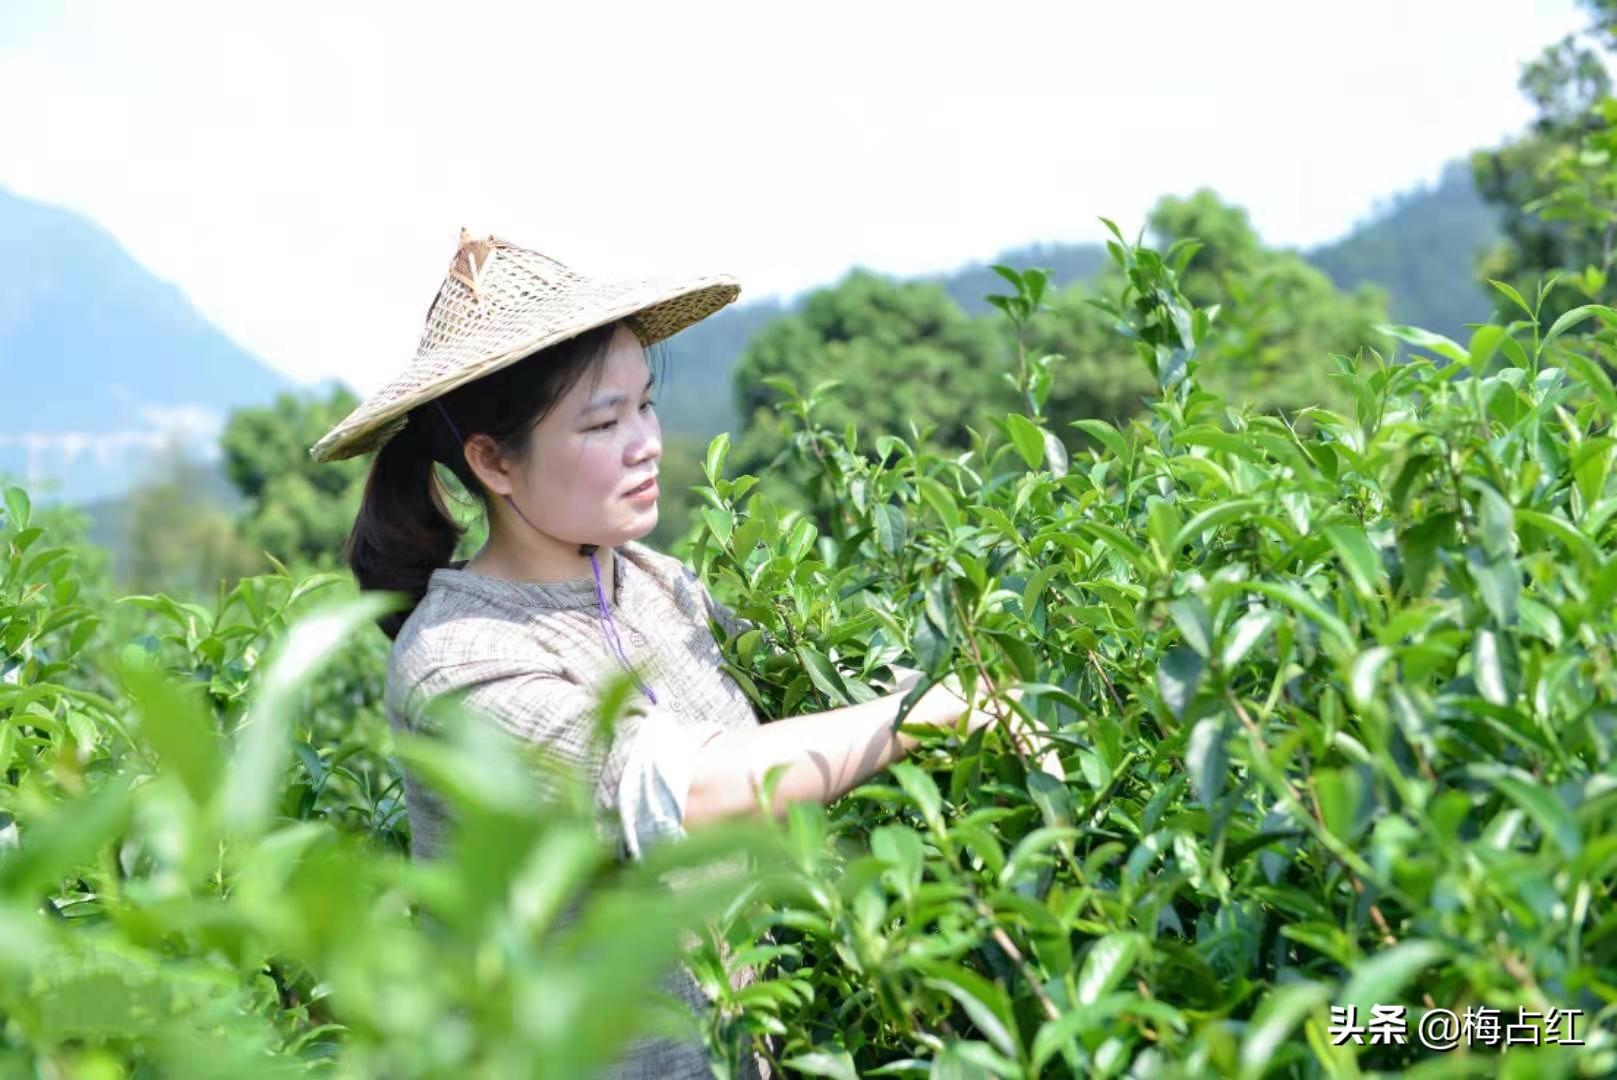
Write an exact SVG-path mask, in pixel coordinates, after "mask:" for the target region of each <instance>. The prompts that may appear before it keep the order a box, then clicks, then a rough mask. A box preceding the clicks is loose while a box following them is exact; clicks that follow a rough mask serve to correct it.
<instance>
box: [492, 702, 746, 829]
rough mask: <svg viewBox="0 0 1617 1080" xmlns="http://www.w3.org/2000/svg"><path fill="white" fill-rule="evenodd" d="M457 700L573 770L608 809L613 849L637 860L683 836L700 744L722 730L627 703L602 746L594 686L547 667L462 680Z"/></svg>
mask: <svg viewBox="0 0 1617 1080" xmlns="http://www.w3.org/2000/svg"><path fill="white" fill-rule="evenodd" d="M462 700H463V702H464V704H465V705H467V706H468V707H470V708H471V709H473V710H475V711H477V712H478V713H480V714H481V715H483V716H486V717H487V718H489V719H491V720H493V721H494V722H495V723H496V724H498V725H499V726H500V727H501V728H503V729H504V730H505V731H507V732H509V733H510V734H512V735H515V736H516V737H517V738H519V739H522V740H523V741H525V742H528V743H532V744H534V745H537V746H539V747H542V748H543V749H544V750H545V751H546V752H548V753H549V754H551V755H552V756H553V757H554V758H555V759H556V760H557V762H558V763H559V764H561V765H562V766H563V767H564V768H570V769H573V770H575V771H577V772H578V773H579V774H580V775H581V776H582V779H583V780H584V781H585V783H586V784H588V785H589V788H590V790H591V791H592V792H593V795H594V801H595V803H596V805H597V806H598V807H599V808H600V809H601V810H603V811H606V812H607V814H608V815H609V817H610V819H611V821H612V824H613V828H612V832H613V833H614V834H615V839H616V840H617V841H618V842H619V843H620V845H621V850H620V854H623V855H628V856H630V857H635V858H638V857H639V856H640V855H641V853H642V852H643V851H644V850H645V849H646V848H647V847H648V846H649V845H651V844H653V843H655V842H657V841H658V840H660V839H663V838H666V837H671V836H680V835H683V834H684V823H685V805H686V801H687V799H688V797H689V794H690V788H691V780H692V778H693V777H694V775H695V770H696V767H697V759H698V756H699V754H700V752H701V749H702V747H703V745H704V744H705V743H706V742H707V741H708V740H709V739H711V738H712V737H713V736H715V735H717V734H719V733H721V732H722V731H723V729H722V728H721V727H720V726H718V725H716V724H708V725H704V724H689V723H686V722H685V721H684V720H682V718H681V717H679V716H678V715H677V714H675V713H674V712H672V711H670V710H668V709H666V708H663V707H660V706H657V705H652V704H649V703H647V702H644V701H638V700H635V701H631V702H630V703H629V705H628V706H627V707H626V711H625V712H624V714H623V715H622V716H621V717H620V718H619V720H618V722H617V726H616V728H615V729H614V730H613V732H612V738H611V741H610V743H605V744H603V740H602V739H601V737H600V734H601V733H600V730H599V699H598V697H597V695H596V693H595V691H593V690H591V689H590V688H587V687H585V686H583V685H581V684H579V683H577V682H575V681H573V680H571V679H568V678H565V677H563V676H560V675H556V674H551V673H535V672H522V673H507V674H501V675H498V676H495V677H490V678H484V679H481V680H479V681H477V682H476V683H473V684H471V685H469V686H467V687H466V688H465V690H464V696H463V698H462Z"/></svg>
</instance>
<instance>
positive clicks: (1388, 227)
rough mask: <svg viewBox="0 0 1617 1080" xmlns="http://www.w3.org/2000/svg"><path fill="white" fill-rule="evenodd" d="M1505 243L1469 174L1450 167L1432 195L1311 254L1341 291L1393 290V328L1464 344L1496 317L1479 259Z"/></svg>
mask: <svg viewBox="0 0 1617 1080" xmlns="http://www.w3.org/2000/svg"><path fill="white" fill-rule="evenodd" d="M1502 238H1503V233H1502V232H1501V231H1500V228H1499V215H1498V212H1497V211H1496V210H1494V209H1493V208H1492V207H1490V206H1488V204H1487V203H1485V202H1483V201H1482V198H1481V196H1479V195H1478V194H1477V189H1476V187H1475V186H1474V185H1473V184H1472V182H1471V170H1470V166H1469V165H1468V164H1466V163H1465V162H1463V161H1457V162H1453V163H1452V164H1450V165H1449V166H1448V167H1447V168H1446V169H1444V170H1443V174H1442V177H1441V179H1439V181H1438V183H1437V184H1436V185H1435V186H1433V187H1430V188H1416V189H1415V190H1412V191H1408V192H1405V193H1404V194H1402V195H1398V196H1396V197H1394V198H1393V200H1392V201H1391V203H1390V204H1389V205H1388V206H1386V207H1384V208H1383V209H1382V210H1381V211H1380V212H1378V213H1377V214H1376V215H1374V216H1373V217H1372V218H1371V219H1370V220H1369V221H1367V222H1364V223H1362V224H1360V225H1359V226H1357V227H1355V228H1354V229H1353V230H1352V231H1351V232H1350V233H1348V235H1347V236H1346V237H1344V238H1343V239H1341V240H1338V241H1337V242H1335V243H1333V244H1326V245H1324V246H1322V247H1318V248H1315V249H1314V250H1312V251H1309V252H1305V253H1304V254H1305V257H1306V258H1307V259H1308V261H1309V262H1311V263H1313V264H1314V265H1315V266H1317V267H1319V268H1320V269H1321V270H1323V271H1325V272H1326V273H1327V274H1329V275H1330V277H1331V280H1332V281H1334V282H1336V285H1337V287H1338V288H1342V289H1351V288H1354V287H1355V286H1357V285H1358V284H1359V283H1360V282H1365V281H1368V282H1371V283H1373V284H1376V285H1380V286H1381V287H1382V288H1383V289H1385V290H1387V296H1388V302H1389V309H1390V310H1389V312H1388V314H1389V315H1390V316H1391V317H1392V320H1393V321H1394V322H1399V323H1407V324H1410V325H1413V326H1419V327H1421V328H1422V329H1426V330H1432V331H1435V332H1436V333H1439V334H1443V335H1444V336H1446V337H1450V338H1453V339H1454V340H1456V341H1460V342H1465V341H1469V340H1470V338H1471V332H1470V331H1469V330H1467V329H1466V326H1465V324H1466V323H1468V322H1485V321H1487V319H1488V318H1489V317H1490V312H1491V310H1492V308H1491V303H1490V300H1489V298H1488V296H1487V295H1486V294H1485V293H1484V291H1483V288H1482V287H1479V285H1478V283H1477V280H1476V269H1475V268H1476V265H1477V258H1478V256H1479V255H1480V254H1481V253H1482V252H1483V251H1484V250H1486V249H1487V248H1490V247H1492V246H1493V245H1494V244H1497V243H1498V242H1499V241H1500V240H1501V239H1502Z"/></svg>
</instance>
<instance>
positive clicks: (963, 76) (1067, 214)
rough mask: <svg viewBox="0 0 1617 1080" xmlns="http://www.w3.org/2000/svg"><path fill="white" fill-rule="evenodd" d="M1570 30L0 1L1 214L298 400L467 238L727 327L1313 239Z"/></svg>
mask: <svg viewBox="0 0 1617 1080" xmlns="http://www.w3.org/2000/svg"><path fill="white" fill-rule="evenodd" d="M1584 21H1585V20H1584V18H1583V16H1582V14H1581V13H1580V12H1579V11H1578V10H1577V9H1576V8H1575V6H1574V3H1573V0H1420V2H1414V0H1410V2H1397V0H1354V2H1352V3H1325V2H1322V0H1272V2H1271V0H1221V2H1213V3H1209V2H1207V0H1193V2H1190V0H1187V2H1176V3H1165V2H1158V3H1149V2H1143V0H1134V2H1132V3H1122V2H1114V0H1107V2H1104V3H1100V2H1093V3H1077V2H1073V3H1065V4H1015V3H1005V4H1000V5H988V4H985V3H976V4H958V5H956V4H948V3H939V2H936V0H934V2H931V3H897V2H882V0H861V2H856V3H842V2H840V0H837V2H833V0H815V2H813V3H794V4H789V5H788V4H780V3H760V2H757V0H754V2H752V3H728V2H716V0H706V2H703V3H699V4H672V3H666V2H663V3H624V2H618V3H579V2H574V3H567V4H556V3H545V2H524V3H482V2H471V0H452V2H446V0H437V2H434V3H431V4H415V3H404V2H397V0H396V2H393V3H387V4H380V3H377V4H369V3H366V4H360V3H343V2H341V0H273V2H271V3H260V2H255V3H244V2H239V0H205V2H195V3H191V2H183V0H89V2H71V0H61V2H51V0H37V2H36V0H0V186H3V187H6V188H9V189H10V190H11V191H13V192H14V193H16V194H19V195H24V196H27V197H30V198H34V199H38V200H41V201H44V202H49V203H52V204H56V205H60V206H65V207H69V208H71V209H74V210H77V211H80V212H82V213H84V214H86V215H88V216H90V217H92V218H94V219H95V220H97V221H99V222H100V223H101V224H103V225H104V226H105V227H107V228H108V229H109V230H110V231H111V232H112V233H113V234H114V235H115V236H117V237H118V239H119V240H120V241H121V242H122V243H123V244H124V245H125V246H126V247H127V248H128V249H129V251H130V252H131V253H132V254H133V255H134V257H135V258H137V259H138V260H140V261H141V262H142V263H144V264H145V265H146V266H147V267H148V268H150V269H151V270H152V271H153V272H154V273H156V274H157V275H158V276H160V277H163V278H165V279H168V280H171V281H173V282H175V283H177V284H178V285H179V286H180V287H181V288H182V289H184V290H185V291H186V292H187V293H188V294H189V295H190V296H191V298H192V299H193V300H194V302H195V303H196V305H197V306H198V308H199V309H200V310H201V311H202V313H203V314H204V315H205V316H207V317H208V318H210V319H211V320H213V321H214V322H215V323H216V324H217V325H218V326H220V327H221V328H222V329H223V330H224V331H225V332H226V333H227V334H229V335H231V336H232V337H233V338H235V339H236V340H237V341H239V342H240V343H241V344H243V345H244V346H245V347H247V348H249V349H251V350H253V351H254V352H256V353H258V354H259V355H260V356H262V357H263V358H264V359H265V360H266V361H267V362H269V363H270V364H271V365H273V366H275V367H277V368H279V369H281V370H283V371H285V372H287V373H289V374H291V375H293V376H294V377H296V378H300V379H316V378H323V377H328V376H335V377H339V378H342V379H343V380H345V381H346V382H348V383H349V384H350V385H351V386H353V387H355V388H356V389H358V390H360V391H361V392H367V391H369V390H371V389H374V388H375V387H376V386H378V385H379V384H380V383H381V382H382V381H384V380H385V379H386V378H388V377H389V376H390V375H392V374H393V373H394V372H395V371H397V370H398V368H399V367H400V366H402V364H403V363H404V362H405V361H406V360H407V359H408V358H409V356H410V355H411V354H412V353H413V352H414V349H415V343H416V339H417V337H418V336H419V334H420V329H421V323H422V320H423V318H424V317H425V314H426V309H427V305H428V303H429V302H430V301H431V299H432V296H433V293H434V292H435V291H436V289H437V286H438V282H439V281H440V280H441V279H442V276H443V272H444V270H445V269H446V268H447V267H448V264H449V259H450V256H451V255H452V254H453V251H454V247H455V239H456V236H457V235H458V230H459V228H460V226H461V225H463V224H464V225H465V226H467V227H468V228H470V229H471V230H472V231H473V232H477V233H486V232H495V233H499V234H501V235H504V236H507V237H509V238H511V239H512V240H515V241H517V242H519V243H523V244H526V245H528V246H532V247H536V248H538V249H540V250H542V251H545V252H546V253H548V254H551V255H554V256H555V257H557V258H560V259H561V260H562V261H563V262H566V263H569V264H572V265H575V266H578V267H580V268H582V269H597V270H617V271H621V272H623V273H627V274H639V273H657V272H663V271H673V270H681V269H689V270H697V271H716V272H726V273H732V274H735V275H736V276H738V277H739V278H740V279H741V281H742V283H743V292H742V300H743V301H745V300H747V299H752V298H758V297H762V296H765V295H779V296H782V297H786V296H790V295H792V294H795V293H797V292H799V291H801V290H802V289H805V288H808V287H810V286H813V285H818V284H825V283H829V282H832V281H835V280H836V279H837V278H839V277H840V276H841V275H842V274H843V273H844V272H845V271H846V270H848V269H849V268H850V267H852V266H855V265H862V266H866V267H869V268H872V269H875V270H879V271H884V272H891V273H898V274H912V273H921V272H926V271H933V270H944V269H949V268H952V267H955V266H958V265H959V264H961V263H963V262H966V261H969V260H972V259H981V258H986V257H988V256H991V255H994V254H996V253H997V252H999V251H1000V250H1002V249H1004V248H1007V247H1011V246H1015V245H1020V244H1025V243H1029V242H1033V241H1051V240H1067V241H1073V240H1092V239H1095V238H1097V237H1099V236H1100V235H1101V227H1100V225H1099V223H1098V222H1097V221H1096V218H1097V217H1098V216H1100V215H1105V216H1108V217H1111V218H1113V219H1114V220H1116V221H1118V223H1119V224H1120V225H1121V226H1122V227H1123V228H1124V230H1125V231H1126V232H1129V233H1131V234H1132V232H1133V231H1135V230H1136V229H1138V228H1139V226H1140V225H1141V223H1142V222H1143V220H1144V215H1145V213H1146V211H1147V210H1148V209H1149V207H1150V205H1151V204H1152V202H1154V201H1155V199H1156V198H1157V197H1158V196H1159V195H1162V194H1165V193H1170V192H1173V193H1187V192H1189V191H1191V190H1194V189H1195V188H1196V187H1198V186H1201V185H1208V186H1211V187H1213V188H1214V189H1216V190H1217V191H1218V192H1219V193H1220V194H1221V195H1223V196H1224V197H1226V198H1228V199H1231V200H1233V201H1235V202H1238V203H1240V204H1241V205H1243V206H1245V207H1246V208H1247V209H1248V210H1249V212H1250V213H1251V216H1252V219H1253V222H1254V223H1255V224H1256V226H1257V228H1258V230H1259V231H1260V233H1261V234H1262V235H1263V236H1264V238H1265V239H1266V240H1268V241H1269V242H1271V243H1274V244H1283V245H1298V246H1304V245H1309V244H1314V243H1317V242H1320V241H1323V240H1328V239H1331V238H1334V237H1336V236H1338V235H1340V234H1342V233H1343V232H1345V231H1346V230H1347V229H1349V228H1350V227H1351V225H1352V224H1353V222H1354V221H1355V220H1357V219H1360V218H1362V217H1363V216H1365V215H1366V214H1368V213H1369V212H1370V211H1371V209H1372V208H1373V206H1374V205H1375V202H1376V200H1377V199H1380V198H1385V197H1386V196H1388V195H1390V194H1392V193H1394V192H1397V191H1400V190H1403V189H1406V188H1408V187H1410V186H1412V185H1413V184H1415V183H1418V182H1429V181H1431V180H1432V179H1434V178H1435V177H1436V175H1437V172H1438V170H1439V169H1440V167H1441V166H1442V164H1443V163H1444V162H1445V161H1446V160H1449V159H1451V158H1453V157H1455V156H1458V155H1461V154H1463V153H1465V152H1466V151H1468V150H1470V149H1472V148H1474V147H1477V146H1482V145H1491V144H1494V143H1497V142H1498V140H1499V139H1501V138H1502V137H1504V136H1506V135H1508V134H1510V133H1513V132H1515V131H1516V130H1518V129H1519V128H1520V127H1521V125H1522V124H1523V123H1525V122H1526V120H1527V119H1528V115H1529V111H1528V107H1527V105H1526V103H1525V102H1524V101H1523V100H1522V98H1521V96H1520V94H1519V93H1518V92H1517V90H1516V78H1517V75H1518V72H1519V68H1520V64H1521V62H1522V61H1523V60H1525V59H1528V58H1529V57H1531V56H1533V55H1536V54H1537V52H1538V50H1539V49H1540V48H1541V47H1542V46H1543V45H1545V44H1547V43H1549V42H1550V41H1552V40H1554V39H1555V38H1558V37H1559V36H1560V35H1562V34H1563V33H1565V32H1567V31H1568V30H1570V29H1573V28H1574V27H1576V26H1579V25H1581V24H1582V23H1583V22H1584Z"/></svg>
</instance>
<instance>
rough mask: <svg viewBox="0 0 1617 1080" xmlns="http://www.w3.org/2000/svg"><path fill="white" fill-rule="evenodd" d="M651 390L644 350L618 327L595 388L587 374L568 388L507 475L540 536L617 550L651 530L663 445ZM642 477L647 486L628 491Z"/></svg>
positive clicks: (627, 332) (524, 511)
mask: <svg viewBox="0 0 1617 1080" xmlns="http://www.w3.org/2000/svg"><path fill="white" fill-rule="evenodd" d="M592 383H594V385H592ZM651 390H652V387H651V369H650V367H649V366H648V365H647V363H646V354H645V350H644V349H642V348H641V347H640V342H639V339H637V338H636V337H635V336H634V334H633V332H631V331H630V330H629V329H628V328H627V327H625V326H622V325H620V326H619V327H618V329H617V332H616V333H615V334H613V336H612V342H611V345H610V346H609V347H608V350H607V354H606V357H605V360H604V361H603V363H602V365H601V376H600V381H599V383H595V380H594V379H593V378H592V377H591V375H590V374H588V373H586V374H585V375H584V376H583V377H581V378H580V379H579V380H578V381H577V382H576V383H574V384H573V386H572V388H571V389H570V390H568V392H567V394H566V396H564V397H563V398H562V399H561V400H560V401H559V402H557V404H556V407H555V408H554V409H552V410H551V411H550V413H549V415H547V416H546V417H545V418H544V419H543V420H541V421H540V422H539V425H538V426H537V427H536V428H534V431H533V444H532V447H531V449H530V452H529V454H528V457H527V459H526V460H525V461H523V462H521V463H519V464H516V465H514V466H513V468H512V470H511V479H512V482H513V488H514V490H513V492H512V497H513V498H514V499H515V500H516V502H517V505H518V506H520V507H521V509H522V513H523V514H525V515H526V516H527V518H528V520H529V521H531V522H532V523H533V524H534V526H536V527H537V528H538V529H539V530H540V531H542V532H544V533H547V534H549V535H550V536H552V537H555V538H556V539H558V540H561V541H563V542H565V543H567V544H569V545H577V544H600V545H602V546H616V545H618V544H622V543H625V542H627V541H629V540H638V539H639V538H640V537H642V536H645V535H646V534H647V533H649V532H651V530H652V529H654V528H656V526H657V498H658V494H659V493H658V489H657V483H656V481H655V480H652V478H653V477H654V476H656V474H657V470H658V462H659V460H660V459H661V458H662V452H663V445H662V425H661V424H660V423H659V422H658V420H657V414H656V412H655V411H654V410H653V409H652V406H651V402H652V393H651ZM647 480H651V485H650V487H649V489H647V490H643V491H641V492H639V493H636V494H633V495H631V494H630V492H631V490H632V489H634V488H636V487H638V486H639V485H641V484H642V483H643V482H645V481H647ZM518 527H519V528H522V527H525V526H522V525H521V523H520V522H518Z"/></svg>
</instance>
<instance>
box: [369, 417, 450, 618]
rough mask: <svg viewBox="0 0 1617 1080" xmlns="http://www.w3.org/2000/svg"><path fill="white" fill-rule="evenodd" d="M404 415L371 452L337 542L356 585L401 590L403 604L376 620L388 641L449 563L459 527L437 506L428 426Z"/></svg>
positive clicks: (439, 495)
mask: <svg viewBox="0 0 1617 1080" xmlns="http://www.w3.org/2000/svg"><path fill="white" fill-rule="evenodd" d="M422 419H423V418H421V417H420V416H418V415H415V414H412V415H411V417H410V420H409V422H408V423H407V424H405V426H404V429H403V430H402V431H400V432H399V433H398V434H397V435H395V436H393V437H392V438H391V439H389V440H388V441H387V442H386V443H384V444H383V445H382V448H381V449H380V450H379V451H377V454H376V460H375V461H374V462H373V463H372V464H371V471H370V475H369V476H368V477H367V478H366V480H365V494H364V496H363V499H362V501H361V502H360V506H359V513H358V515H357V516H356V517H355V518H354V528H353V531H352V532H350V533H349V534H348V541H347V543H346V544H344V545H343V560H344V561H345V562H346V563H347V564H348V566H349V568H350V569H351V570H353V572H354V577H355V579H356V580H357V581H358V582H359V587H360V589H362V590H365V591H369V590H372V589H384V590H389V591H394V592H400V593H403V594H404V595H405V596H406V597H408V599H409V605H408V607H406V608H405V609H403V610H402V611H392V612H389V613H388V614H386V615H384V616H382V617H381V618H379V619H377V620H376V625H377V626H379V627H381V630H382V633H384V634H386V635H387V637H388V640H389V641H392V640H393V639H395V638H396V637H398V633H399V629H400V627H402V626H403V625H404V621H405V620H406V619H408V618H409V617H410V613H411V612H412V611H414V610H415V607H416V605H417V604H419V603H420V602H421V598H422V597H423V596H425V595H426V593H427V581H428V580H429V579H430V578H431V577H432V572H433V571H434V570H437V569H440V568H441V567H445V566H448V565H449V560H450V559H451V558H452V557H453V556H454V554H455V547H456V545H458V544H459V543H460V538H461V533H462V532H463V530H462V529H461V527H460V526H459V525H457V524H456V523H455V519H454V518H453V517H452V516H451V515H450V513H449V509H448V507H447V506H445V504H444V499H443V490H442V488H441V487H440V486H439V484H438V477H437V474H436V471H435V470H434V469H433V461H434V458H435V455H434V453H433V447H432V445H431V440H432V435H431V432H430V431H428V430H426V429H427V425H426V424H424V423H423V422H422Z"/></svg>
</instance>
